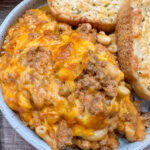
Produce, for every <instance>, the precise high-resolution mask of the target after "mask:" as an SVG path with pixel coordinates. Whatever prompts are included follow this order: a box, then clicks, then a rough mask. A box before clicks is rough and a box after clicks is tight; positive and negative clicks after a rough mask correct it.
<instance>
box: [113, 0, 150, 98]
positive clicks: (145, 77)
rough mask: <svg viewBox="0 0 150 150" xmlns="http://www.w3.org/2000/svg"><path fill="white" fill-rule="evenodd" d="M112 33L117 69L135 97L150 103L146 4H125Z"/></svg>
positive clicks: (149, 1) (143, 0)
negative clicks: (123, 76)
mask: <svg viewBox="0 0 150 150" xmlns="http://www.w3.org/2000/svg"><path fill="white" fill-rule="evenodd" d="M116 30H117V41H118V42H117V44H118V60H119V63H120V67H121V69H122V70H123V71H124V73H125V76H126V78H127V79H128V80H129V81H130V83H131V84H132V86H133V88H134V90H135V91H136V93H137V95H139V96H140V97H141V98H143V99H146V100H150V0H125V1H124V3H123V4H122V6H121V9H120V10H119V13H118V19H117V27H116Z"/></svg>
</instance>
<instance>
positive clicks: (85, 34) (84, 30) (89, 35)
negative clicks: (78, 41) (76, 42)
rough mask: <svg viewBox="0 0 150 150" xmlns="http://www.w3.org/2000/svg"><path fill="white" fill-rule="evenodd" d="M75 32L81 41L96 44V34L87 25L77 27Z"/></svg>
mask: <svg viewBox="0 0 150 150" xmlns="http://www.w3.org/2000/svg"><path fill="white" fill-rule="evenodd" d="M77 31H79V32H80V34H81V37H82V39H84V40H88V41H91V42H93V43H96V39H97V32H96V30H95V29H92V26H91V25H90V24H89V23H84V24H81V25H79V27H78V29H77Z"/></svg>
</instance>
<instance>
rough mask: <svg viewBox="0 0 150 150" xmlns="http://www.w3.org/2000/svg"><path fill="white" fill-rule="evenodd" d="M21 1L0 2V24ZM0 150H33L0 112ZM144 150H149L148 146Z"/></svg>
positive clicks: (7, 0) (5, 0)
mask: <svg viewBox="0 0 150 150" xmlns="http://www.w3.org/2000/svg"><path fill="white" fill-rule="evenodd" d="M21 1H22V0H0V24H1V23H2V21H3V20H4V18H5V17H6V16H7V15H8V13H9V12H10V11H11V10H12V9H13V8H14V7H15V6H16V5H17V4H18V3H19V2H21ZM0 150H35V149H34V148H33V147H32V146H31V145H29V144H28V143H27V142H26V141H24V140H23V139H22V138H21V137H20V136H19V135H18V134H17V133H16V132H15V130H14V129H12V127H11V126H10V125H9V124H8V122H7V121H6V120H5V118H4V117H3V116H2V114H1V112H0ZM145 150H150V146H149V147H148V148H146V149H145Z"/></svg>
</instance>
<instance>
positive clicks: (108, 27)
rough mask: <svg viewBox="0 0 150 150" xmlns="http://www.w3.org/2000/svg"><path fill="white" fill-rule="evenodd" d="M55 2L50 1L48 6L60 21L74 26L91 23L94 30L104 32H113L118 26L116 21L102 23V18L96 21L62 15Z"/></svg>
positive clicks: (53, 0) (77, 16)
mask: <svg viewBox="0 0 150 150" xmlns="http://www.w3.org/2000/svg"><path fill="white" fill-rule="evenodd" d="M54 3H55V0H48V5H49V8H50V12H51V14H52V15H53V16H54V17H55V18H57V19H58V20H59V21H63V22H66V23H68V24H70V25H72V26H77V25H79V24H82V23H90V24H91V25H92V26H93V27H94V28H97V29H98V30H103V31H105V32H113V31H114V29H115V25H116V20H113V21H108V20H107V21H104V20H103V21H102V20H101V18H98V19H95V18H92V19H89V18H88V17H80V16H79V15H78V14H77V15H73V16H70V15H66V14H65V13H62V12H61V11H60V10H59V9H57V8H56V7H54V5H55V4H54Z"/></svg>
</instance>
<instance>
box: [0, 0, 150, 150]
mask: <svg viewBox="0 0 150 150" xmlns="http://www.w3.org/2000/svg"><path fill="white" fill-rule="evenodd" d="M44 4H46V0H23V1H22V2H21V3H20V4H19V5H18V6H17V7H15V8H14V9H13V10H12V11H11V13H10V14H9V15H8V16H7V17H6V19H5V20H4V22H3V23H2V25H1V26H0V46H1V44H2V41H3V39H4V37H5V34H6V32H7V30H8V28H9V27H10V26H11V25H12V24H13V23H14V22H15V21H16V20H17V19H18V18H19V17H20V16H21V15H22V14H23V13H24V12H25V11H26V10H27V9H30V8H38V7H40V6H42V5H44ZM135 98H136V99H137V100H140V99H139V98H138V97H137V96H136V95H135ZM142 108H143V110H144V111H150V101H149V102H148V101H143V103H142ZM0 110H1V111H2V113H3V115H4V116H5V118H6V119H7V121H8V122H9V123H10V124H11V126H12V127H13V128H14V129H15V130H16V131H17V132H18V133H19V134H20V135H21V136H22V137H23V138H24V139H25V140H26V141H27V142H28V143H30V144H31V145H32V146H33V147H35V148H36V149H38V150H52V149H51V148H50V146H49V145H48V144H47V143H46V142H45V141H43V140H42V139H41V138H40V137H39V136H37V135H36V134H35V133H34V132H33V131H32V130H31V129H29V128H28V127H26V126H25V125H24V124H23V122H22V121H21V120H20V119H19V117H18V116H17V115H16V114H15V113H14V112H13V111H12V110H11V109H10V108H9V107H8V106H7V105H6V103H5V101H4V99H3V96H2V93H1V90H0ZM149 144H150V129H147V137H146V139H145V141H143V142H134V143H129V142H128V141H127V140H125V139H124V138H121V137H120V147H119V150H143V149H144V148H145V147H147V146H148V145H149Z"/></svg>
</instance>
